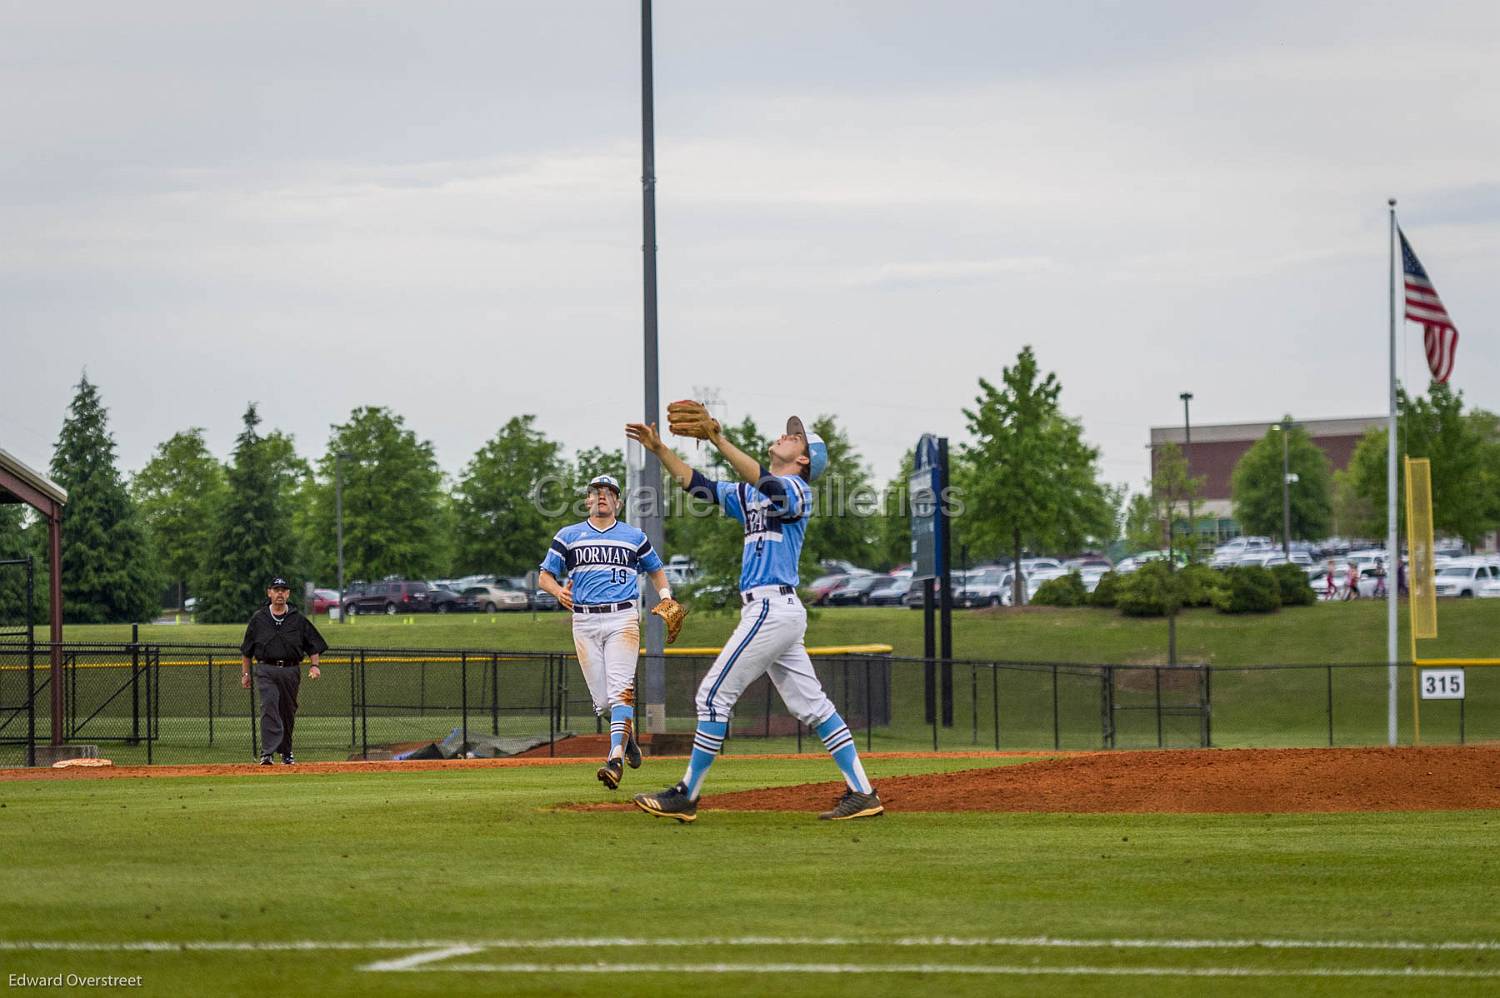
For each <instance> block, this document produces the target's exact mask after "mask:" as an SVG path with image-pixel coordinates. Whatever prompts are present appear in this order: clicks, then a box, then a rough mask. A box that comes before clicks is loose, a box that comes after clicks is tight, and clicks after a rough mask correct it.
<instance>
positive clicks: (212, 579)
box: [198, 403, 302, 623]
mask: <svg viewBox="0 0 1500 998" xmlns="http://www.w3.org/2000/svg"><path fill="white" fill-rule="evenodd" d="M259 425H260V416H259V415H258V414H257V413H256V411H255V405H254V403H251V404H250V405H249V406H248V407H247V408H246V409H245V417H244V428H243V429H242V430H241V431H240V435H239V437H238V438H236V440H235V447H234V458H233V461H232V462H231V463H230V465H229V468H228V471H227V473H226V488H225V494H224V500H223V502H222V503H220V504H219V515H218V517H217V519H216V523H215V529H214V537H213V544H212V551H213V555H212V558H211V559H210V561H209V565H208V567H207V570H206V571H205V573H204V581H203V592H202V595H201V597H200V602H199V605H198V617H199V619H201V620H203V621H206V622H209V623H235V622H240V621H244V620H247V619H248V618H249V616H250V614H251V613H253V612H254V611H255V610H256V608H257V607H259V606H260V605H261V604H262V603H263V602H265V596H266V582H267V581H268V580H269V579H270V577H271V576H272V575H276V574H280V575H284V576H286V578H287V580H288V581H289V582H291V584H292V592H293V594H297V593H300V592H301V589H302V580H301V578H300V577H299V576H298V574H297V573H296V572H294V571H293V570H292V569H291V568H290V567H288V566H290V565H291V564H292V562H293V561H294V559H295V557H296V544H295V541H294V540H293V538H292V528H291V518H290V516H289V514H288V511H287V509H286V504H285V502H284V501H283V499H282V497H281V495H280V494H279V492H280V489H281V488H283V487H284V485H285V482H286V479H285V475H284V473H283V472H282V471H281V470H280V469H279V468H278V463H277V462H278V455H277V454H276V453H275V452H273V449H272V447H270V446H268V445H267V443H266V438H265V437H263V436H261V435H260V433H259V431H258V429H257V427H259Z"/></svg>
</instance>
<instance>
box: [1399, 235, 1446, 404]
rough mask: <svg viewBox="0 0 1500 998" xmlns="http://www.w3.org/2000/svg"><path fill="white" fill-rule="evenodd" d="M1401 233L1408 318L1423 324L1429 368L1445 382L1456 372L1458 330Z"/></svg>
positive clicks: (1437, 378)
mask: <svg viewBox="0 0 1500 998" xmlns="http://www.w3.org/2000/svg"><path fill="white" fill-rule="evenodd" d="M1396 231H1397V232H1398V233H1400V235H1401V269H1402V270H1403V271H1405V273H1406V317H1407V318H1408V319H1410V320H1411V321H1412V322H1420V323H1421V324H1422V339H1423V341H1424V343H1425V345H1426V347H1427V367H1428V368H1429V369H1430V370H1431V371H1432V380H1433V381H1436V382H1439V383H1442V382H1445V381H1447V380H1448V375H1450V374H1452V373H1453V354H1454V353H1455V352H1456V351H1457V350H1458V330H1457V329H1455V328H1454V327H1453V320H1452V319H1450V318H1449V317H1448V310H1447V309H1446V308H1444V307H1443V300H1442V299H1441V298H1439V297H1438V293H1437V288H1434V287H1433V286H1432V281H1431V280H1429V279H1428V277H1427V271H1426V270H1424V269H1423V268H1422V261H1421V260H1418V259H1417V254H1415V253H1413V252H1412V251H1411V243H1409V242H1407V241H1406V233H1404V232H1401V231H1400V230H1399V229H1397V230H1396Z"/></svg>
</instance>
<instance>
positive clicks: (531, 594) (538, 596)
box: [479, 575, 562, 610]
mask: <svg viewBox="0 0 1500 998" xmlns="http://www.w3.org/2000/svg"><path fill="white" fill-rule="evenodd" d="M526 580H527V577H526V576H524V575H509V576H506V577H504V578H499V579H496V580H495V581H494V582H493V583H479V584H480V585H498V586H500V587H502V588H504V589H514V590H516V591H517V592H522V593H525V594H526V609H528V610H561V609H562V604H561V603H559V602H558V601H557V597H556V596H553V595H552V594H551V593H549V592H547V590H545V589H543V588H542V587H540V586H530V585H527V581H526Z"/></svg>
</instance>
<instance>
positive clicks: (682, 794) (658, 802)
mask: <svg viewBox="0 0 1500 998" xmlns="http://www.w3.org/2000/svg"><path fill="white" fill-rule="evenodd" d="M635 806H636V807H638V808H640V809H641V810H642V811H645V812H646V813H647V814H654V815H656V816H657V817H658V818H676V819H677V820H678V821H681V822H684V823H686V822H689V821H693V820H696V819H697V817H698V802H697V801H695V800H693V799H692V798H690V797H689V796H688V795H687V791H686V790H684V789H683V786H682V784H680V783H679V784H677V786H675V787H668V788H667V789H665V790H663V791H661V792H660V793H654V794H636V795H635Z"/></svg>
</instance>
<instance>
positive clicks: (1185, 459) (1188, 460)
mask: <svg viewBox="0 0 1500 998" xmlns="http://www.w3.org/2000/svg"><path fill="white" fill-rule="evenodd" d="M1177 397H1178V398H1180V399H1182V475H1183V477H1184V478H1186V479H1187V482H1186V483H1185V484H1186V491H1187V507H1188V561H1192V560H1194V557H1195V556H1196V555H1197V553H1198V523H1197V521H1196V520H1194V519H1193V484H1192V482H1193V458H1192V453H1193V423H1192V420H1190V419H1188V403H1189V402H1191V401H1192V400H1193V393H1192V392H1183V393H1181V394H1180V395H1178V396H1177Z"/></svg>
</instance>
